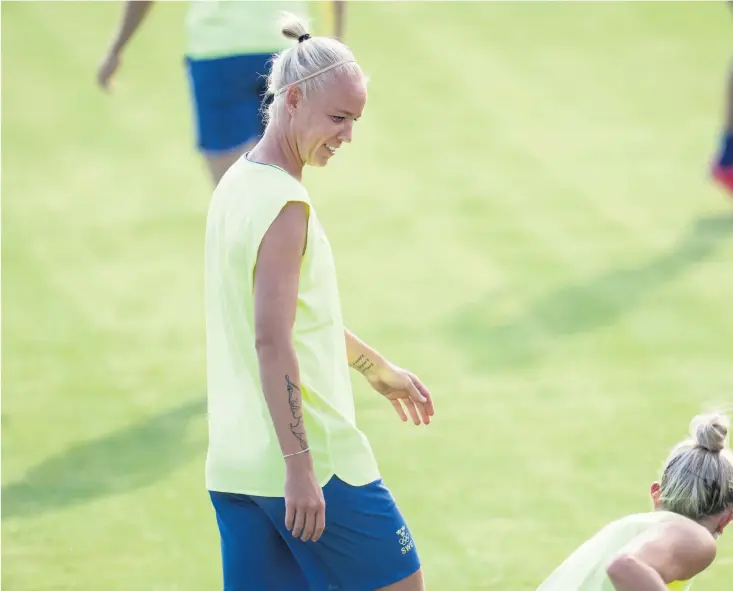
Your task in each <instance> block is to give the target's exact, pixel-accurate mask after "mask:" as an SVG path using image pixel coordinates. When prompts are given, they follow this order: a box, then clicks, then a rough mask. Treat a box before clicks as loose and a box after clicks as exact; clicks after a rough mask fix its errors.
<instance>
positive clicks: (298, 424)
mask: <svg viewBox="0 0 733 591" xmlns="http://www.w3.org/2000/svg"><path fill="white" fill-rule="evenodd" d="M285 388H286V389H287V391H288V404H289V405H290V413H291V414H292V415H293V422H292V423H290V432H291V433H292V434H293V436H294V437H295V438H296V439H297V440H298V442H299V443H300V449H307V447H308V442H307V441H306V439H305V427H304V425H303V413H302V411H301V409H300V404H299V402H300V401H299V400H298V398H297V394H299V393H300V388H299V387H298V386H296V385H295V384H294V383H293V382H291V381H290V376H287V375H286V376H285Z"/></svg>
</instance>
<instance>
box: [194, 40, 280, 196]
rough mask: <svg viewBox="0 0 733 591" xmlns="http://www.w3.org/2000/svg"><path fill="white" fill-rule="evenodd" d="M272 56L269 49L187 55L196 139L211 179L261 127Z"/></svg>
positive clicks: (245, 148)
mask: <svg viewBox="0 0 733 591" xmlns="http://www.w3.org/2000/svg"><path fill="white" fill-rule="evenodd" d="M271 59H272V54H269V53H258V54H244V55H231V56H225V57H216V58H207V59H193V58H190V57H186V68H187V73H188V81H189V86H190V90H191V99H192V104H193V105H192V106H193V115H194V120H195V128H196V144H197V147H198V149H199V151H200V152H201V153H202V154H203V155H204V157H205V158H206V160H207V163H208V165H209V168H210V171H211V174H212V177H213V179H214V183H215V184H216V183H218V182H219V180H220V179H221V177H222V176H223V174H224V172H226V171H227V169H228V168H229V167H230V166H231V165H232V164H233V163H234V162H235V161H236V160H237V159H238V158H239V157H240V156H241V155H242V154H243V153H244V152H246V151H248V150H249V149H250V148H251V147H252V146H253V145H254V144H255V143H256V142H257V140H259V138H260V137H261V136H262V133H263V132H264V122H263V115H264V112H263V107H265V106H266V102H267V99H266V96H265V95H266V90H267V81H266V78H265V76H266V75H267V73H268V72H269V69H270V67H269V66H270V60H271Z"/></svg>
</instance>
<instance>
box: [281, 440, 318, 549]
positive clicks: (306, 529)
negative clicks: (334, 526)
mask: <svg viewBox="0 0 733 591" xmlns="http://www.w3.org/2000/svg"><path fill="white" fill-rule="evenodd" d="M285 527H286V528H287V529H288V531H291V532H292V534H293V536H295V537H296V538H300V539H301V540H302V541H303V542H307V541H308V540H312V541H314V542H317V541H318V539H319V538H320V537H321V535H322V534H323V530H324V529H326V501H325V499H324V498H323V490H322V489H321V487H320V485H319V484H318V480H317V479H316V474H315V471H314V470H313V461H312V459H311V456H310V453H309V452H306V453H303V454H299V455H297V456H291V457H289V458H285Z"/></svg>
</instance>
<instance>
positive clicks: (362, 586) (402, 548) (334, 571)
mask: <svg viewBox="0 0 733 591" xmlns="http://www.w3.org/2000/svg"><path fill="white" fill-rule="evenodd" d="M323 494H324V498H325V501H326V529H325V531H324V532H323V536H322V537H321V539H320V540H318V542H316V543H313V542H301V541H300V540H298V539H296V538H294V537H293V536H292V534H290V533H289V532H287V530H284V502H283V501H282V499H278V500H274V499H267V500H265V501H264V503H263V506H264V507H265V509H266V510H267V512H268V514H269V515H270V517H271V519H272V520H273V524H274V525H275V526H276V527H278V528H281V531H282V530H284V531H285V532H286V533H283V537H285V539H286V541H287V543H288V545H289V546H290V548H291V551H292V552H293V555H294V556H295V558H296V560H297V561H298V564H299V565H300V567H301V569H302V570H303V572H304V574H305V576H306V578H307V579H308V582H309V583H310V584H311V585H312V586H313V588H316V589H320V587H318V586H317V585H319V584H323V581H324V580H325V581H327V583H328V585H329V586H330V587H328V588H329V589H333V590H337V591H376V590H378V589H389V590H393V589H394V590H395V591H421V590H422V586H421V585H422V574H421V573H420V559H419V556H418V552H417V548H416V546H415V542H414V540H413V539H412V535H411V533H410V530H409V529H408V527H407V523H406V522H405V519H404V517H403V515H402V513H401V512H400V510H399V508H398V507H397V504H396V503H395V501H394V498H393V497H392V495H391V493H390V491H389V490H388V489H387V488H386V486H384V484H383V483H382V481H381V480H378V481H376V482H373V483H370V484H367V485H364V486H352V485H350V484H347V483H346V482H344V481H343V480H341V479H340V478H338V477H337V476H334V477H333V478H332V479H331V480H330V481H329V482H328V484H326V486H325V487H324V488H323ZM256 502H258V503H260V502H261V500H260V498H259V497H258V498H256ZM399 584H401V585H402V586H397V587H393V586H394V585H399Z"/></svg>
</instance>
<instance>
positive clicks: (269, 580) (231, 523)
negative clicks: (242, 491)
mask: <svg viewBox="0 0 733 591" xmlns="http://www.w3.org/2000/svg"><path fill="white" fill-rule="evenodd" d="M209 494H210V496H211V501H212V503H213V505H214V509H215V511H216V521H217V524H218V526H219V534H220V538H221V558H222V569H223V574H224V591H307V590H308V585H307V584H306V581H305V578H304V576H303V573H302V571H301V569H300V567H299V566H298V564H297V562H296V561H295V559H294V557H293V554H292V552H291V551H290V548H289V547H288V545H287V544H286V543H285V541H284V540H283V538H282V536H281V535H280V533H279V532H278V531H277V528H275V527H274V526H273V524H272V522H271V521H270V519H269V518H268V516H267V515H266V514H265V512H264V511H262V509H261V508H260V507H258V506H257V504H255V503H254V502H252V500H251V499H250V497H248V496H247V495H237V494H230V493H221V492H210V493H209Z"/></svg>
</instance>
